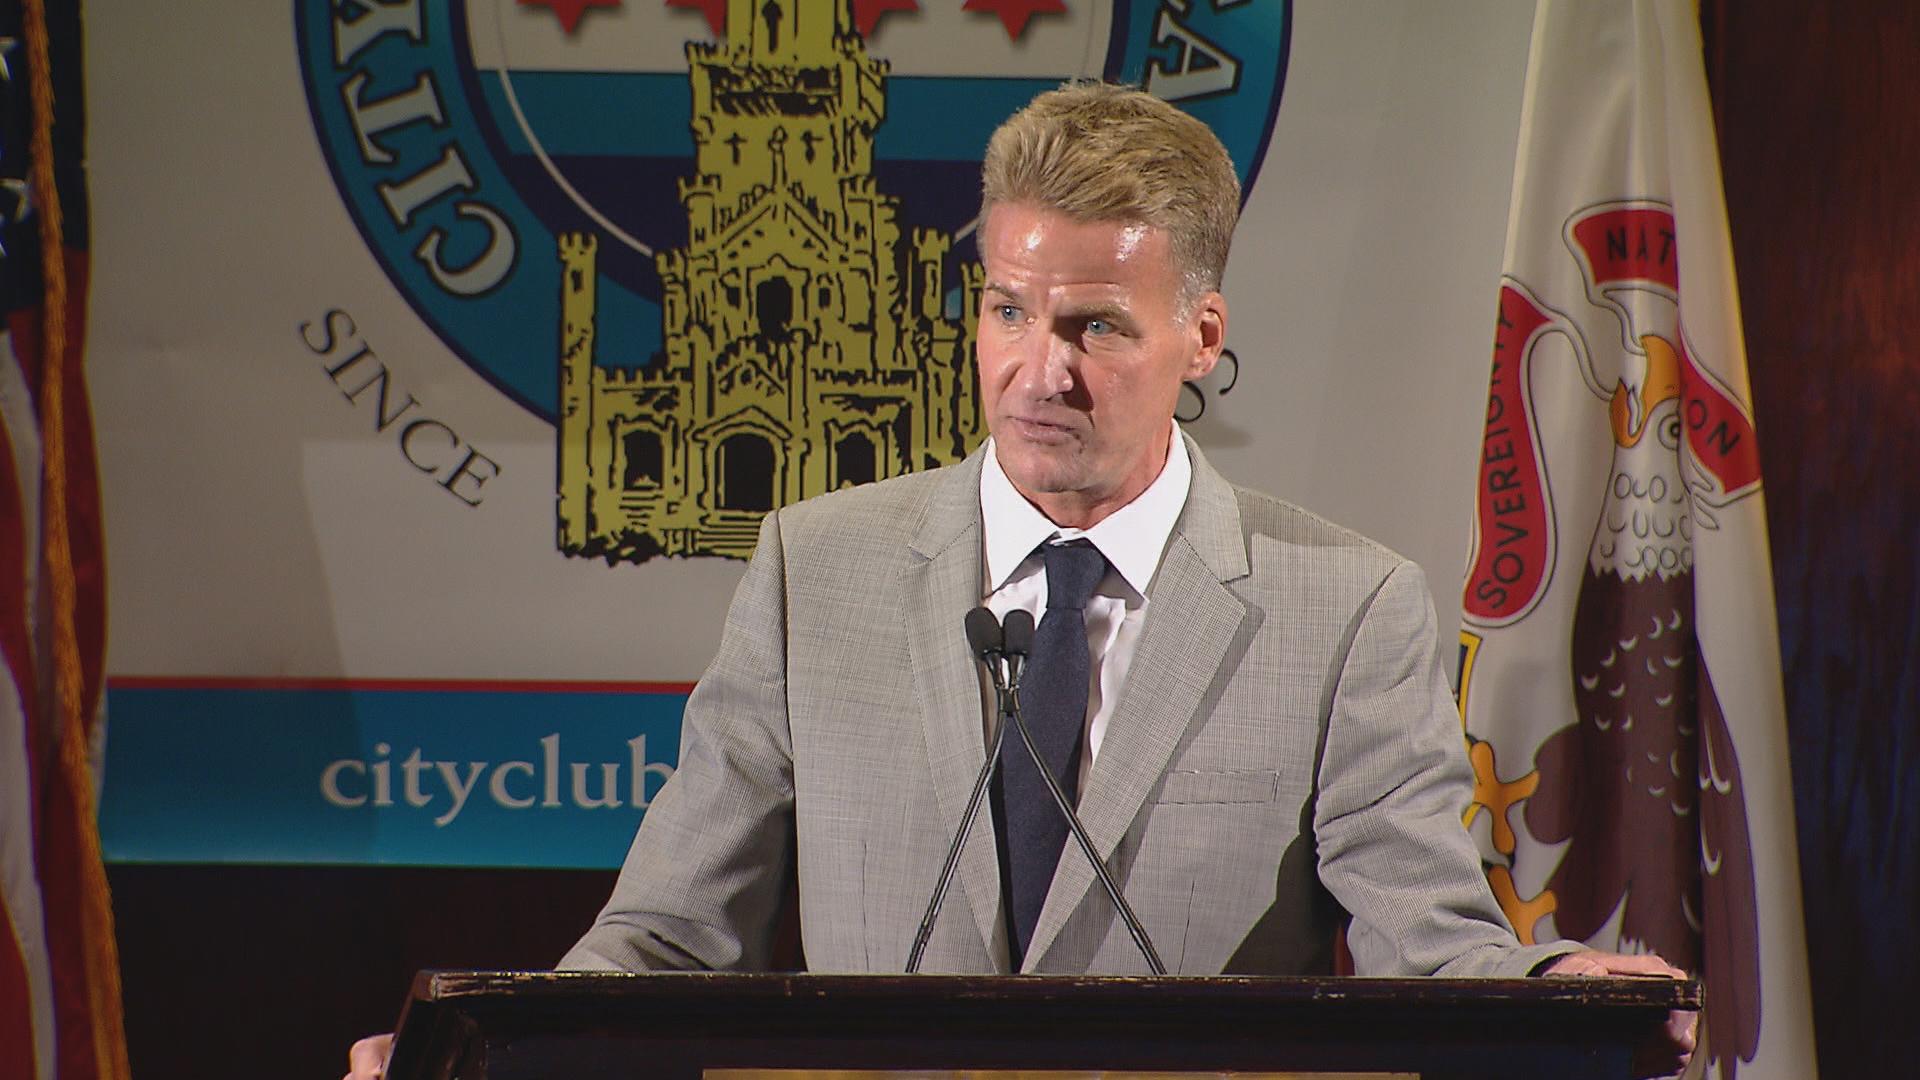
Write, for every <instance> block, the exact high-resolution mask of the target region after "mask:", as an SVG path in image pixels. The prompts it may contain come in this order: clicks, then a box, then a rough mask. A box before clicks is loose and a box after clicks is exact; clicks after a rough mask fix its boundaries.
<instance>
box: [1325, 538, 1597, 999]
mask: <svg viewBox="0 0 1920 1080" xmlns="http://www.w3.org/2000/svg"><path fill="white" fill-rule="evenodd" d="M1435 623H1436V620H1435V618H1434V614H1433V604H1432V602H1431V601H1430V600H1429V599H1428V592H1427V586H1426V581H1425V577H1424V575H1422V574H1421V572H1420V569H1419V567H1417V566H1415V565H1414V564H1412V563H1410V562H1401V563H1400V564H1399V565H1398V566H1397V567H1395V568H1394V569H1393V570H1392V571H1391V572H1389V573H1388V575H1387V577H1386V578H1385V580H1384V581H1382V583H1381V584H1380V586H1379V588H1378V589H1377V590H1375V592H1374V594H1373V596H1372V598H1371V599H1370V600H1369V602H1368V603H1367V604H1365V605H1364V606H1363V607H1362V609H1361V611H1360V612H1359V613H1358V614H1357V616H1356V618H1355V625H1354V626H1353V628H1352V630H1351V634H1352V639H1351V644H1350V646H1349V647H1348V649H1347V650H1346V656H1345V661H1344V664H1343V666H1342V669H1341V671H1340V674H1339V678H1338V681H1337V684H1336V688H1335V691H1334V700H1333V712H1332V716H1331V717H1330V720H1329V723H1328V725H1327V743H1326V748H1325V751H1324V753H1323V755H1322V759H1321V770H1320V777H1319V782H1320V797H1319V800H1318V803H1317V805H1316V807H1315V813H1314V831H1315V838H1316V841H1317V845H1318V849H1319V860H1320V877H1321V881H1322V882H1323V883H1324V884H1325V885H1326V887H1327V888H1328V890H1329V891H1330V892H1332V893H1333V895H1334V896H1335V897H1336V898H1337V899H1338V900H1339V901H1340V902H1341V904H1342V905H1343V906H1344V907H1345V908H1346V909H1347V911H1348V912H1350V913H1352V915H1353V921H1352V924H1351V925H1350V927H1349V930H1348V937H1347V941H1348V946H1349V948H1350V949H1351V950H1352V952H1353V958H1354V965H1355V968H1356V970H1357V971H1358V972H1359V973H1360V974H1362V975H1428V974H1433V975H1446V976H1467V975H1490V976H1508V977H1517V976H1523V975H1526V974H1528V973H1529V972H1530V971H1532V970H1533V969H1534V968H1535V967H1536V966H1538V965H1539V964H1541V963H1542V962H1543V961H1545V960H1548V959H1551V958H1552V957H1554V956H1556V955H1559V954H1561V953H1565V952H1569V951H1571V950H1572V948H1573V946H1571V945H1569V944H1567V943H1565V942H1561V943H1557V944H1553V945H1539V946H1517V945H1516V944H1515V941H1514V936H1513V931H1512V930H1511V929H1510V928H1509V927H1508V925H1507V921H1506V918H1505V916H1504V915H1503V914H1502V913H1501V911H1500V907H1499V905H1498V903H1496V902H1495V900H1494V898H1493V895H1492V892H1491V891H1490V890H1489V888H1488V886H1487V881H1486V877H1485V875H1484V873H1483V872H1482V868H1481V863H1480V856H1479V851H1478V849H1477V848H1476V846H1475V844H1474V842H1473V839H1472V837H1471V836H1470V835H1469V834H1468V832H1467V830H1466V829H1464V828H1462V827H1461V815H1462V813H1463V812H1464V810H1465V809H1466V797H1467V795H1468V793H1470V792H1471V791H1472V785H1473V775H1472V769H1471V767H1470V766H1469V765H1468V763H1467V759H1466V756H1465V754H1464V753H1463V752H1462V730H1461V725H1460V716H1459V712H1458V711H1457V710H1456V708H1455V706H1454V702H1453V695H1452V691H1451V690H1450V689H1449V687H1448V684H1447V679H1446V675H1445V672H1444V671H1443V669H1442V668H1441V664H1440V655H1439V650H1438V648H1437V640H1436V634H1435Z"/></svg>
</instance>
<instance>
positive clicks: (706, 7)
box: [520, 0, 727, 37]
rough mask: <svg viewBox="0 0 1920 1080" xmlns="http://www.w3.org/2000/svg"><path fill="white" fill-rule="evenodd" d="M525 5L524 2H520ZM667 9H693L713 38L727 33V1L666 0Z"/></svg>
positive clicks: (524, 0) (521, 0)
mask: <svg viewBox="0 0 1920 1080" xmlns="http://www.w3.org/2000/svg"><path fill="white" fill-rule="evenodd" d="M520 2H521V3H526V0H520ZM667 6H668V7H677V8H693V9H695V10H696V11H698V12H700V14H702V15H705V16H706V17H707V26H708V27H709V28H711V29H712V30H713V36H714V37H725V36H726V33H727V0H667Z"/></svg>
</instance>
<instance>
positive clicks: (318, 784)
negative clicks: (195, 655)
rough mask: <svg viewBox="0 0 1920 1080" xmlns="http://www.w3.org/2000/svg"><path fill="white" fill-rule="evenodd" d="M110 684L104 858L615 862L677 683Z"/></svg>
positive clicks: (679, 698)
mask: <svg viewBox="0 0 1920 1080" xmlns="http://www.w3.org/2000/svg"><path fill="white" fill-rule="evenodd" d="M399 686H400V688H394V687H391V686H379V685H372V686H369V685H355V684H349V683H342V684H339V685H312V686H296V687H292V688H289V687H276V686H265V687H261V686H245V685H242V686H233V685H214V686H192V685H162V686H154V685H143V684H140V683H135V684H134V685H132V686H111V687H110V688H109V690H108V715H110V716H111V717H112V722H111V729H110V737H109V739H108V747H107V773H106V785H105V791H104V796H105V798H104V802H103V805H102V808H101V822H100V830H101V842H102V845H103V847H104V849H105V854H106V857H107V859H108V860H110V861H114V862H147V863H348V864H366V863H378V864H399V865H416V866H524V867H579V868H598V867H612V866H618V865H619V863H620V860H621V858H622V857H623V856H624V855H625V853H626V849H627V845H628V842H629V841H630V840H631V839H632V838H633V830H634V828H635V827H636V826H637V825H638V824H639V822H640V819H641V817H642V815H643V813H644V810H645V807H646V804H647V803H648V802H650V801H651V800H652V799H653V797H654V796H655V795H656V794H657V793H658V792H659V789H660V785H661V784H662V783H663V782H664V781H665V779H666V777H667V776H668V775H671V773H672V771H673V768H674V767H675V766H676V765H677V764H678V762H679V752H680V716H681V711H682V709H683V707H684V706H685V704H686V695H685V694H684V693H681V692H678V691H677V690H670V691H664V692H663V691H658V690H655V689H650V688H642V689H627V688H623V687H619V686H614V687H606V686H603V685H600V684H594V685H592V686H591V687H589V688H580V689H574V688H569V687H566V686H565V685H564V684H562V685H561V686H559V687H555V686H554V685H552V684H538V685H537V686H534V687H532V688H519V687H516V686H514V685H513V684H506V685H505V686H501V685H496V684H488V685H487V686H486V687H485V688H483V689H474V688H471V687H463V686H462V684H459V683H450V684H445V686H439V685H433V684H425V685H423V684H399Z"/></svg>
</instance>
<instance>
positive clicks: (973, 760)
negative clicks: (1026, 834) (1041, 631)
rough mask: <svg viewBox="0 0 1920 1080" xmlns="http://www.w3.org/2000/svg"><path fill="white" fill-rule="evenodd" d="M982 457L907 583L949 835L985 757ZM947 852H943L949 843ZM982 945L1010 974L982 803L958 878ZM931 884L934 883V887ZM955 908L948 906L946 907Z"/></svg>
mask: <svg viewBox="0 0 1920 1080" xmlns="http://www.w3.org/2000/svg"><path fill="white" fill-rule="evenodd" d="M980 461H981V455H980V453H979V452H978V451H976V452H975V453H974V454H973V455H972V456H971V457H969V458H968V459H967V460H966V462H965V463H964V464H962V465H960V466H958V467H956V468H954V469H952V470H950V471H948V472H947V473H945V474H944V475H943V476H942V478H941V480H940V482H939V487H938V488H937V489H936V490H935V492H934V493H933V496H932V498H931V499H930V500H929V502H928V505H927V511H926V517H925V519H924V520H923V521H922V523H921V526H920V528H919V530H918V531H917V532H916V533H915V535H914V539H913V542H912V548H913V551H914V553H915V555H917V556H918V559H917V560H915V561H914V562H913V563H911V564H910V565H909V567H908V569H907V571H906V572H905V574H904V580H903V582H902V584H903V587H904V592H905V596H906V599H907V603H906V612H905V620H906V631H907V649H908V652H909V654H910V655H911V657H912V666H913V677H914V684H915V686H916V687H917V688H918V690H919V695H920V708H921V712H922V714H923V717H924V719H925V722H926V743H927V761H928V764H929V766H930V767H931V769H932V772H933V788H934V795H935V798H936V799H937V800H938V803H939V808H940V818H941V821H942V823H943V824H944V826H945V834H946V835H947V836H949V837H950V836H952V835H953V834H954V833H955V832H957V831H959V828H960V819H961V817H962V816H963V815H964V814H965V813H966V807H967V796H968V795H969V794H971V793H972V790H973V781H974V777H975V776H976V775H977V774H978V773H979V771H980V766H981V765H982V764H983V763H984V762H985V761H986V757H987V751H986V734H985V730H984V728H985V718H984V716H983V715H982V712H981V704H980V676H979V674H978V673H977V672H976V668H975V661H974V660H973V658H972V651H971V650H970V649H969V648H968V646H967V639H966V632H965V630H964V628H963V626H962V617H963V616H964V615H965V613H966V612H967V611H968V610H969V609H971V608H973V607H974V606H976V605H978V604H979V603H980V595H981V584H980V560H981V555H980V550H981V548H980ZM941 854H942V855H944V854H945V849H944V847H943V848H942V850H941ZM956 876H958V877H959V879H960V885H961V888H963V889H964V890H965V891H966V894H967V900H968V907H970V908H971V909H972V911H973V915H974V919H975V921H976V922H977V923H978V925H979V930H980V937H981V940H982V941H983V942H984V943H985V945H986V949H987V953H988V955H990V956H992V957H993V958H994V964H995V968H996V970H1000V971H1004V970H1006V963H1007V960H1006V956H1007V950H1006V947H1005V945H1004V933H1000V940H1001V941H1002V944H1000V945H998V946H996V944H995V942H996V933H999V932H1000V927H1001V923H1002V921H1003V916H1002V914H1001V911H1000V863H999V857H998V855H997V854H996V852H995V850H994V844H993V821H992V820H991V817H990V815H989V812H988V810H987V808H986V807H985V806H984V805H983V806H982V807H981V810H980V815H979V818H978V819H977V820H976V821H975V822H974V826H973V832H972V834H971V835H970V836H969V837H968V839H967V844H966V846H965V848H963V849H962V851H961V856H960V865H959V868H958V870H957V872H956ZM932 884H933V883H932V882H931V881H929V882H928V885H929V887H931V885H932ZM948 907H949V909H950V908H951V905H950V904H949V905H948Z"/></svg>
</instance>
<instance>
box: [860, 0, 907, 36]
mask: <svg viewBox="0 0 1920 1080" xmlns="http://www.w3.org/2000/svg"><path fill="white" fill-rule="evenodd" d="M919 10H920V4H919V2H918V0H853V25H854V27H855V28H856V29H858V30H859V31H860V36H861V37H863V38H870V37H872V36H873V28H874V26H875V25H877V24H878V23H879V22H880V16H882V15H885V14H887V13H888V12H890V11H919Z"/></svg>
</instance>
